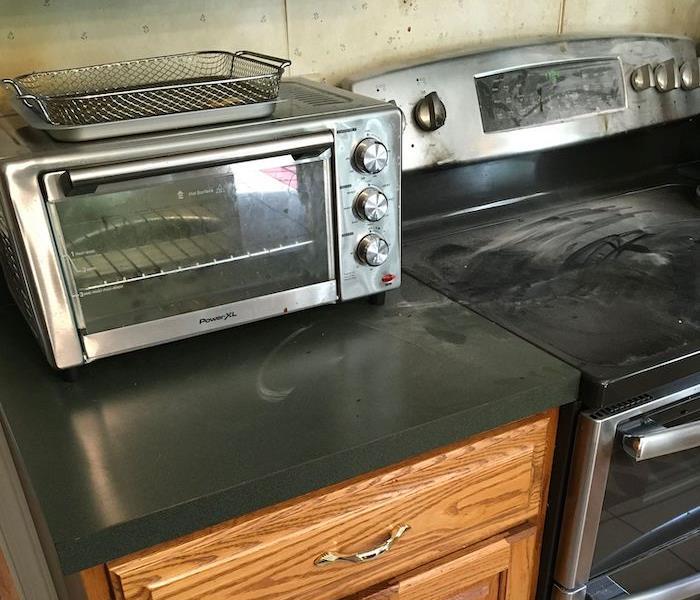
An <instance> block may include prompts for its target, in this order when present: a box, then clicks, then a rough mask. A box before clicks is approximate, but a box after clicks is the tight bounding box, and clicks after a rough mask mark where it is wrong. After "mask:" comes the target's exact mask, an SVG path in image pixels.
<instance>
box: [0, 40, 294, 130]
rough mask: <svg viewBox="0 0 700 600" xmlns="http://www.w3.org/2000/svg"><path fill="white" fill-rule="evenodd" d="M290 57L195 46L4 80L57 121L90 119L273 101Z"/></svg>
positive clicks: (47, 118) (77, 123)
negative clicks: (179, 51) (198, 49)
mask: <svg viewBox="0 0 700 600" xmlns="http://www.w3.org/2000/svg"><path fill="white" fill-rule="evenodd" d="M289 64H290V61H288V60H285V59H281V58H275V57H273V56H267V55H264V54H258V53H256V52H249V51H246V50H242V51H240V52H236V53H230V52H213V51H207V52H192V53H187V54H175V55H171V56H160V57H156V58H146V59H140V60H130V61H124V62H117V63H108V64H103V65H94V66H89V67H80V68H75V69H64V70H60V71H46V72H42V73H29V74H27V75H21V76H19V77H17V78H16V79H5V80H3V82H4V83H5V84H7V85H9V86H11V87H12V89H13V90H14V91H15V93H16V94H17V97H18V98H19V99H20V100H22V101H23V102H24V104H26V105H27V106H28V107H30V108H31V109H33V110H34V111H35V112H36V113H37V114H38V115H40V116H41V117H42V118H43V119H44V120H45V121H47V122H48V123H50V124H52V125H73V126H80V125H91V124H96V123H107V122H111V121H123V120H127V119H139V118H143V117H154V116H159V115H167V114H173V113H182V112H189V111H197V110H206V109H211V108H221V107H230V106H237V105H242V104H253V103H257V102H267V101H270V100H274V99H275V98H277V95H278V93H279V82H280V77H281V76H282V73H283V72H284V69H285V67H287V66H288V65H289Z"/></svg>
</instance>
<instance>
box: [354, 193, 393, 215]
mask: <svg viewBox="0 0 700 600" xmlns="http://www.w3.org/2000/svg"><path fill="white" fill-rule="evenodd" d="M388 210H389V201H388V200H387V199H386V196H385V195H384V194H382V193H381V192H380V191H379V190H378V189H376V188H371V187H370V188H366V189H364V190H362V191H361V192H360V193H359V194H358V195H357V198H355V214H357V216H358V217H360V218H361V219H365V220H366V221H379V220H380V219H382V218H383V217H384V215H386V213H387V211H388Z"/></svg>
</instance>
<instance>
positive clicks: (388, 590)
mask: <svg viewBox="0 0 700 600" xmlns="http://www.w3.org/2000/svg"><path fill="white" fill-rule="evenodd" d="M555 428H556V412H554V411H552V412H548V413H545V414H542V415H539V416H537V417H533V418H531V419H527V420H525V421H521V422H518V423H515V424H511V425H509V426H505V427H502V428H499V429H498V430H494V431H492V432H489V433H487V434H482V435H480V436H477V437H475V438H472V439H469V440H466V441H464V442H461V443H459V444H455V445H453V446H451V447H448V448H443V449H441V450H439V451H435V452H431V453H429V454H427V455H423V456H420V457H417V458H414V459H412V460H409V461H406V462H404V463H402V464H399V465H394V466H392V467H390V468H387V469H383V470H381V471H378V472H374V473H370V474H368V475H364V476H361V477H358V478H356V479H354V480H352V481H348V482H344V483H342V484H339V485H336V486H333V487H330V488H326V489H324V490H320V491H318V492H314V493H312V494H309V495H307V496H304V497H302V498H298V499H295V500H292V501H290V502H286V503H284V504H281V505H278V506H275V507H272V508H269V509H265V510H262V511H259V512H257V513H254V514H251V515H245V516H243V517H241V518H237V519H234V520H231V521H229V522H227V523H223V524H221V525H218V526H215V527H212V528H210V529H208V530H206V531H203V532H198V533H195V534H192V535H189V536H186V537H184V538H181V539H178V540H174V541H172V542H168V543H165V544H162V545H160V546H158V547H155V548H150V549H147V550H145V551H143V552H139V553H136V554H133V555H130V556H126V557H124V558H122V559H119V560H115V561H112V562H110V563H108V564H107V565H106V570H107V572H108V575H109V580H110V585H111V587H112V593H113V594H114V596H115V598H116V599H117V600H199V599H201V598H207V599H209V600H223V599H232V598H235V599H236V600H254V599H255V600H260V599H267V598H269V599H272V598H274V599H275V600H292V599H294V600H341V599H343V598H347V597H352V598H357V599H367V600H369V599H372V600H379V599H384V598H387V599H388V598H401V599H424V598H425V599H426V600H427V599H434V600H442V599H445V600H458V599H459V600H466V599H467V598H468V599H470V600H471V599H481V598H484V599H489V600H490V599H499V600H529V598H530V597H531V591H532V589H533V587H534V574H535V572H536V569H537V556H538V552H537V540H538V539H539V533H540V525H541V522H542V518H543V511H544V506H545V501H546V493H547V485H548V474H549V468H550V463H551V453H552V445H553V439H554V433H555ZM402 525H408V526H410V528H405V530H404V531H403V535H401V536H400V538H399V539H395V540H393V541H389V536H390V534H392V532H394V533H396V532H397V528H400V527H401V526H402ZM324 555H325V558H324V559H321V557H323V556H324ZM370 558H371V560H370ZM88 597H90V598H91V600H96V599H97V598H100V595H99V594H92V595H88Z"/></svg>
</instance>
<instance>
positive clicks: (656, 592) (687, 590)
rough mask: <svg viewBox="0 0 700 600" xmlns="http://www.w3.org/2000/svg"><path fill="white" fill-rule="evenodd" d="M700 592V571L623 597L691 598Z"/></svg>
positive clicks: (652, 599) (649, 599)
mask: <svg viewBox="0 0 700 600" xmlns="http://www.w3.org/2000/svg"><path fill="white" fill-rule="evenodd" d="M698 594H700V573H696V574H695V575H690V576H689V577H685V578H684V579H679V580H677V581H674V582H672V583H667V584H665V585H660V586H658V587H655V588H652V589H650V590H646V591H644V592H639V593H636V594H630V595H629V596H623V597H622V598H624V600H689V599H690V598H693V597H695V596H697V595H698Z"/></svg>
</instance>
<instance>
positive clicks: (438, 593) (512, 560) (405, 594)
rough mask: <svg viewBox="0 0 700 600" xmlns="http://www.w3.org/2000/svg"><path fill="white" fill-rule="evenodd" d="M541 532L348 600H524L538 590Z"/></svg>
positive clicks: (518, 534) (530, 531)
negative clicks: (535, 567)
mask: <svg viewBox="0 0 700 600" xmlns="http://www.w3.org/2000/svg"><path fill="white" fill-rule="evenodd" d="M536 539H537V528H536V527H534V526H525V527H522V528H520V529H519V530H516V531H514V532H512V533H509V534H507V535H501V536H497V537H495V538H492V539H490V540H487V541H486V542H483V543H481V544H477V545H475V546H474V547H472V548H469V549H467V550H463V551H461V552H455V553H454V554H451V555H449V556H446V557H444V558H442V559H440V560H437V561H434V562H432V563H430V564H428V565H425V566H423V567H419V568H418V569H415V570H414V571H410V572H408V573H404V574H403V575H400V576H399V577H397V578H396V579H394V580H391V581H389V582H387V583H386V584H384V585H382V586H381V587H380V588H379V589H375V590H368V591H367V592H364V593H361V594H358V595H355V596H353V597H352V598H348V599H346V600H466V599H467V598H468V599H469V600H518V599H520V598H529V597H530V593H531V591H532V589H533V585H534V577H533V576H534V572H533V568H532V567H533V558H534V551H535V543H536Z"/></svg>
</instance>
